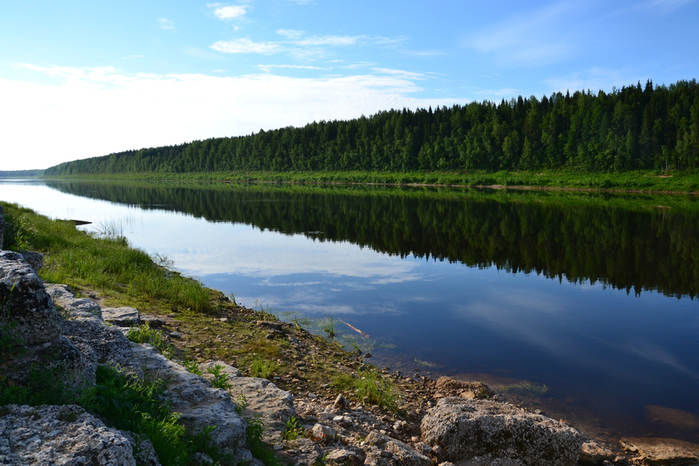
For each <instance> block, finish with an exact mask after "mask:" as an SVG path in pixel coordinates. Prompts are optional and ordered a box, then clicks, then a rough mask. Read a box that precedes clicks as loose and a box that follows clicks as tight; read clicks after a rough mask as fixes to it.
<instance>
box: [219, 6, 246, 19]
mask: <svg viewBox="0 0 699 466" xmlns="http://www.w3.org/2000/svg"><path fill="white" fill-rule="evenodd" d="M246 12H247V11H246V10H245V7H244V6H240V5H234V6H222V7H218V8H216V9H215V10H214V14H215V15H216V17H217V18H218V19H232V18H237V17H239V16H244V15H245V13H246Z"/></svg>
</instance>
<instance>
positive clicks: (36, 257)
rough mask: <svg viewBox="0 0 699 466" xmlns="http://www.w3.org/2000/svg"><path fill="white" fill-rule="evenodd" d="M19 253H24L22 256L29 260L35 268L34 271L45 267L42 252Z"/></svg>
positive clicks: (22, 252) (21, 252)
mask: <svg viewBox="0 0 699 466" xmlns="http://www.w3.org/2000/svg"><path fill="white" fill-rule="evenodd" d="M19 253H20V254H22V257H23V258H24V260H25V261H27V264H29V265H30V266H31V267H32V269H34V272H36V273H39V270H41V269H42V268H43V267H44V255H43V254H41V253H40V252H35V251H19Z"/></svg>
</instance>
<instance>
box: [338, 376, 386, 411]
mask: <svg viewBox="0 0 699 466" xmlns="http://www.w3.org/2000/svg"><path fill="white" fill-rule="evenodd" d="M330 385H331V386H332V387H333V388H336V389H338V390H340V391H346V392H348V393H350V394H351V395H350V396H352V397H353V398H355V399H357V400H359V401H362V402H365V403H369V404H373V405H377V406H380V407H382V408H384V409H387V410H388V411H390V412H397V411H398V394H397V393H396V391H395V389H394V387H393V383H392V382H391V381H390V380H389V379H388V378H385V377H382V376H381V374H380V373H379V372H378V371H377V370H376V369H374V368H371V369H369V370H365V371H360V372H359V374H358V375H351V374H340V375H337V376H335V377H333V379H332V380H331V382H330Z"/></svg>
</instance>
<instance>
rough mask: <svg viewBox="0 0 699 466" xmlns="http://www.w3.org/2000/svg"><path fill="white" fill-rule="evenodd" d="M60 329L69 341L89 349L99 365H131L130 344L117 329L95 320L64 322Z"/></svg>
mask: <svg viewBox="0 0 699 466" xmlns="http://www.w3.org/2000/svg"><path fill="white" fill-rule="evenodd" d="M61 327H62V329H63V334H64V335H66V336H67V337H68V338H69V339H70V340H71V341H73V342H74V343H83V344H85V345H88V346H89V347H91V348H92V349H93V351H94V352H95V354H96V355H97V360H98V362H99V363H100V364H105V363H107V362H110V363H112V364H116V365H118V366H123V367H128V366H131V365H132V364H133V359H132V351H131V342H130V341H129V340H128V339H127V338H126V336H124V334H123V333H122V332H121V331H120V330H119V329H118V328H116V327H108V326H106V325H104V324H103V323H101V322H99V321H95V320H82V321H80V320H64V321H63V325H62V326H61Z"/></svg>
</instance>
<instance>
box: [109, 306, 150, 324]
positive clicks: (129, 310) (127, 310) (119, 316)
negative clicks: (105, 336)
mask: <svg viewBox="0 0 699 466" xmlns="http://www.w3.org/2000/svg"><path fill="white" fill-rule="evenodd" d="M102 319H104V321H105V322H109V323H110V324H114V325H118V326H119V327H135V326H137V325H140V324H141V313H140V312H138V309H136V308H133V307H104V308H102Z"/></svg>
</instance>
